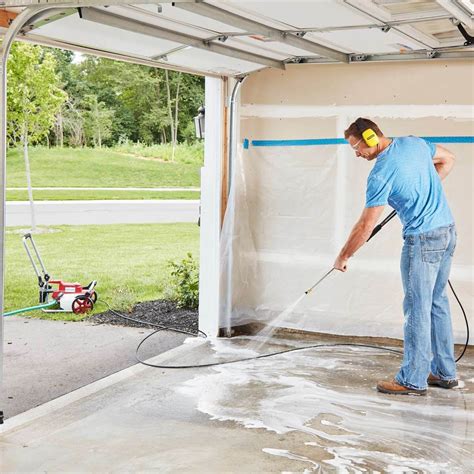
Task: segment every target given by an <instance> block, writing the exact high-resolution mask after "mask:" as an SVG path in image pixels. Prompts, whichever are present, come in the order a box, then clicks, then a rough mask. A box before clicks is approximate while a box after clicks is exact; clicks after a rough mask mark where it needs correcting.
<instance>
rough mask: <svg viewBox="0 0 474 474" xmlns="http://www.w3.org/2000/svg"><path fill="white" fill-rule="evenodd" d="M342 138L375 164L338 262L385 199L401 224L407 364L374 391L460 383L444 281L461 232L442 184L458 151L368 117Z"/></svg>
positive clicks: (341, 265) (342, 263) (364, 235)
mask: <svg viewBox="0 0 474 474" xmlns="http://www.w3.org/2000/svg"><path fill="white" fill-rule="evenodd" d="M344 137H345V138H346V140H348V142H349V144H350V145H351V147H352V148H353V149H354V151H355V154H356V156H357V157H360V158H363V159H365V160H367V161H372V160H376V162H375V165H374V167H373V168H372V171H371V172H370V174H369V177H368V180H367V192H366V205H365V209H364V211H363V212H362V215H361V217H360V218H359V220H358V222H357V223H356V224H355V226H354V228H353V229H352V231H351V233H350V235H349V238H348V240H347V242H346V244H345V245H344V247H343V248H342V250H341V252H340V253H339V255H338V257H337V259H336V261H335V263H334V268H335V269H337V270H340V271H342V272H345V271H346V270H347V261H348V259H349V258H350V257H352V255H354V253H355V252H356V251H357V250H358V249H359V248H360V247H361V246H362V245H363V244H364V243H365V242H366V241H367V239H368V238H369V236H370V234H371V232H372V230H373V228H374V227H375V225H376V223H377V220H378V219H379V217H380V216H381V214H382V211H383V209H384V206H385V205H386V204H389V205H390V206H391V207H393V208H394V209H395V210H396V211H397V214H398V216H399V217H400V220H401V222H402V224H403V238H404V246H403V250H402V256H401V263H400V269H401V274H402V283H403V289H404V293H405V298H404V301H403V311H404V314H405V325H404V355H403V362H402V366H401V368H400V370H399V372H398V374H397V375H396V377H395V379H394V380H392V381H380V382H379V383H378V384H377V390H379V391H380V392H384V393H392V394H417V395H425V394H426V389H427V385H436V386H439V387H443V388H452V387H455V386H456V385H457V384H458V382H457V380H456V363H455V360H454V345H453V337H452V327H451V315H450V311H449V303H448V298H447V295H446V284H447V281H448V277H449V271H450V267H451V261H452V257H453V253H454V249H455V247H456V230H455V226H454V219H453V216H452V214H451V211H450V209H449V206H448V203H447V200H446V197H445V195H444V192H443V188H442V185H441V180H442V179H444V178H445V177H446V176H447V175H448V174H449V173H450V171H451V170H452V168H453V166H454V155H453V154H452V153H451V152H450V151H448V150H447V149H445V148H443V147H441V146H436V145H433V144H431V143H428V142H426V141H425V140H423V139H421V138H417V137H413V136H409V137H400V138H393V139H390V138H387V137H385V136H384V135H383V133H382V132H381V130H380V129H379V127H378V126H377V125H376V124H375V123H374V122H372V121H371V120H368V119H364V118H358V119H357V120H356V121H355V122H354V123H352V124H351V125H350V127H349V128H348V129H347V130H346V131H345V133H344Z"/></svg>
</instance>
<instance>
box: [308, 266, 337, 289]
mask: <svg viewBox="0 0 474 474" xmlns="http://www.w3.org/2000/svg"><path fill="white" fill-rule="evenodd" d="M334 270H335V268H331V270H329V271H328V272H327V273H326V275H324V276H323V277H322V278H320V279H319V280H318V281H317V282H316V283H315V284H314V285H313V286H312V287H311V288H310V289H309V290H306V291H305V294H307V295H309V294H310V293H311V292H312V291H313V290H314V289H315V288H316V287H317V286H318V285H319V284H320V283H321V282H322V281H323V280H324V279H325V278H326V277H328V276H329V275H330V274H331V273H332V272H333V271H334Z"/></svg>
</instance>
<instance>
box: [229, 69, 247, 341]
mask: <svg viewBox="0 0 474 474" xmlns="http://www.w3.org/2000/svg"><path fill="white" fill-rule="evenodd" d="M246 78H247V76H244V77H241V78H239V79H238V81H237V82H236V84H235V85H234V89H233V90H232V94H231V96H230V104H229V105H230V112H229V115H230V117H229V162H228V167H227V205H229V198H230V193H231V187H232V173H233V170H234V159H235V154H236V151H237V142H236V135H237V133H236V132H237V131H236V123H237V121H236V116H237V95H238V93H239V91H240V86H241V85H242V83H243V82H244V81H245V79H246ZM233 234H234V219H232V221H231V229H230V236H231V238H232V236H233ZM233 261H234V255H233V251H232V243H231V247H230V252H229V258H228V262H227V285H226V294H225V298H226V308H227V314H226V315H225V317H226V325H225V335H226V337H231V336H232V321H231V315H232V267H233Z"/></svg>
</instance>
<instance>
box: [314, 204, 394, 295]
mask: <svg viewBox="0 0 474 474" xmlns="http://www.w3.org/2000/svg"><path fill="white" fill-rule="evenodd" d="M396 215H397V211H392V212H391V213H390V214H389V215H388V216H387V217H386V218H385V219H384V220H383V221H382V222H381V223H380V224H378V225H376V226H375V227H374V230H373V231H372V233H371V234H370V237H369V238H368V239H367V242H368V241H369V240H370V239H371V238H372V237H373V236H374V235H375V234H376V233H377V232H379V231H380V230H381V229H382V227H383V226H384V225H385V224H386V223H387V222H389V221H390V220H391V219H393V218H394V217H395V216H396ZM333 270H335V268H331V270H329V271H328V272H327V273H326V274H325V275H324V276H323V277H322V278H320V279H319V280H318V281H317V282H316V283H315V284H314V285H313V286H312V287H311V288H309V289H308V290H306V291H305V294H306V295H309V294H310V293H311V292H312V291H313V290H314V289H315V288H316V287H317V286H318V285H319V284H320V283H321V282H322V281H323V280H324V279H325V278H326V277H328V276H329V275H330V274H331V273H332V272H333Z"/></svg>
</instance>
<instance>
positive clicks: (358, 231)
mask: <svg viewBox="0 0 474 474" xmlns="http://www.w3.org/2000/svg"><path fill="white" fill-rule="evenodd" d="M384 207H385V206H375V207H366V208H365V209H364V211H363V212H362V215H361V216H360V218H359V220H358V221H357V223H356V224H355V226H354V227H353V228H352V231H351V233H350V235H349V238H348V239H347V242H346V245H344V247H343V248H342V250H341V251H340V252H339V255H338V257H337V259H336V261H335V262H334V268H335V269H336V270H340V271H341V272H345V271H346V270H347V260H349V258H350V257H352V256H353V255H354V254H355V253H356V252H357V250H359V249H360V248H361V247H362V245H364V244H365V243H366V242H367V239H368V238H369V237H370V234H371V233H372V231H373V230H374V227H375V224H377V221H378V219H379V217H380V215H381V214H382V211H383V210H384Z"/></svg>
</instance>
